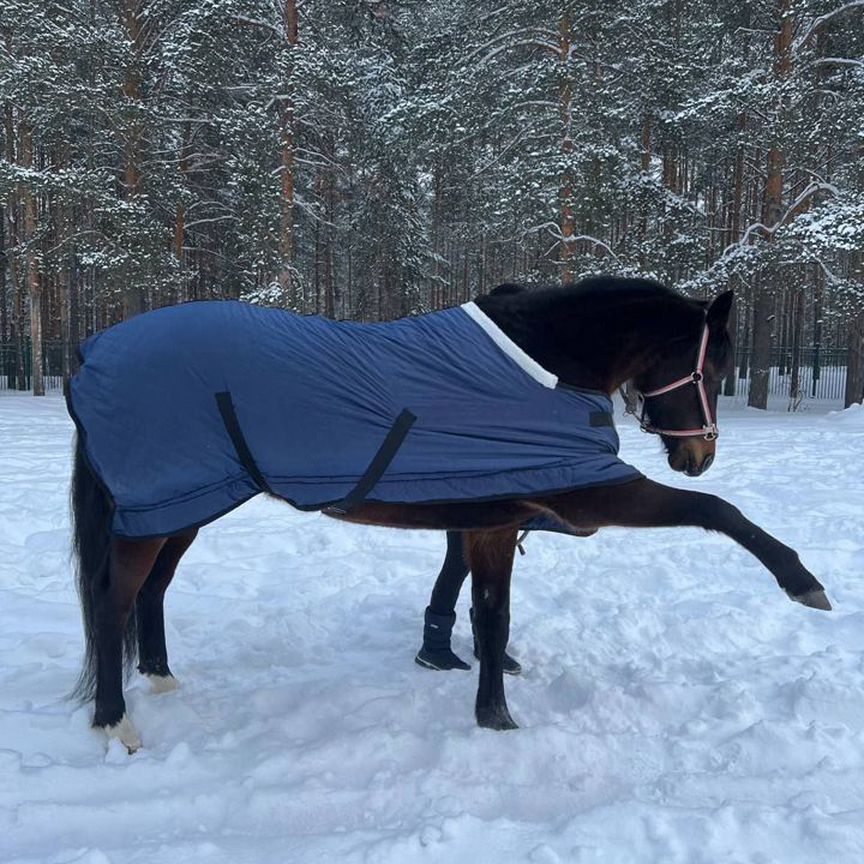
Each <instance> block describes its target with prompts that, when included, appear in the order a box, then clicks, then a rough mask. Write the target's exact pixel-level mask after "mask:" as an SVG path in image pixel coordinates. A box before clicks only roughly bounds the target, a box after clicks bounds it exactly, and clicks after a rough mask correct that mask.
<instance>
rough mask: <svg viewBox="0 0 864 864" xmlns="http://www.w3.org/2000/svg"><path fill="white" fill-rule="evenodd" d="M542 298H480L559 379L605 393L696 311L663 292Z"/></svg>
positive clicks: (649, 359)
mask: <svg viewBox="0 0 864 864" xmlns="http://www.w3.org/2000/svg"><path fill="white" fill-rule="evenodd" d="M489 299H494V298H489ZM508 300H511V302H507V301H508ZM546 300H547V302H545V303H536V304H532V303H531V302H530V299H529V301H528V302H525V298H524V297H523V298H518V300H517V302H515V303H514V302H512V298H506V297H502V298H501V299H500V301H499V302H492V303H488V304H487V303H484V304H483V311H484V312H486V313H487V314H488V315H489V316H490V317H492V319H493V320H494V321H495V323H496V324H498V326H499V327H500V328H501V329H502V330H504V332H505V333H506V334H507V335H508V336H509V337H510V338H511V339H513V341H514V342H516V343H517V344H518V345H519V347H520V348H522V349H523V350H524V351H526V352H527V353H528V354H529V355H530V356H531V357H533V358H534V359H535V360H536V361H537V362H538V363H540V365H541V366H543V367H544V368H546V369H548V370H549V371H550V372H553V373H555V374H556V375H557V376H558V377H559V378H560V379H561V380H562V381H564V382H566V383H568V384H571V385H573V386H576V387H585V388H588V389H592V390H602V391H605V392H607V393H612V392H614V391H615V390H616V389H617V388H618V387H620V386H621V385H622V384H623V383H624V382H625V381H629V380H630V379H633V378H638V376H639V375H640V374H641V373H642V372H644V371H645V370H646V369H647V368H648V367H649V366H650V365H651V364H652V363H654V362H656V360H657V358H658V356H659V355H660V353H661V351H662V349H663V347H664V345H666V344H668V342H669V341H670V340H672V339H680V338H681V337H682V336H686V335H689V334H690V332H691V331H694V330H695V327H696V321H697V318H698V316H699V314H700V313H699V312H698V310H695V309H694V308H692V307H690V306H689V305H687V304H683V303H676V302H674V301H673V302H670V300H669V298H668V297H658V298H656V299H652V298H647V299H646V298H644V297H640V298H638V302H628V297H627V296H626V295H617V296H610V297H609V298H608V300H606V302H601V303H597V302H594V303H591V302H587V301H586V300H585V299H584V298H580V297H578V296H576V297H568V296H566V295H562V296H561V297H560V298H554V299H552V300H551V301H550V300H549V299H548V298H546Z"/></svg>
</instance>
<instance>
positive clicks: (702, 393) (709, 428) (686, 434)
mask: <svg viewBox="0 0 864 864" xmlns="http://www.w3.org/2000/svg"><path fill="white" fill-rule="evenodd" d="M707 354H708V322H707V321H706V322H705V326H704V327H703V328H702V339H701V341H700V343H699V354H698V356H697V358H696V368H695V369H694V370H693V371H692V372H691V373H690V374H689V375H687V376H685V377H684V378H679V379H678V380H677V381H673V382H672V383H671V384H667V385H666V386H665V387H658V388H657V389H656V390H649V391H648V392H647V393H643V394H642V399H643V403H642V416H641V417H640V418H639V428H640V429H642V431H643V432H654V433H656V434H657V435H669V436H670V437H672V438H704V439H705V440H706V441H713V440H714V439H715V438H716V437H717V436H718V435H719V434H720V430H719V429H718V428H717V420H716V418H715V417H714V415H713V413H712V411H711V403H710V402H709V400H708V391H707V390H706V389H705V357H706V356H707ZM688 384H695V385H696V392H697V393H698V394H699V405H700V407H701V408H702V420H703V421H704V425H703V426H702V428H701V429H659V428H658V427H656V426H652V425H651V424H650V423H646V421H645V401H644V400H647V399H650V398H651V397H652V396H662V395H663V394H664V393H671V392H672V391H673V390H678V389H679V388H681V387H686V386H687V385H688Z"/></svg>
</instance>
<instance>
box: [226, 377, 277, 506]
mask: <svg viewBox="0 0 864 864" xmlns="http://www.w3.org/2000/svg"><path fill="white" fill-rule="evenodd" d="M216 404H217V405H218V406H219V413H220V414H221V415H222V422H223V423H224V424H225V430H226V431H227V432H228V434H229V435H230V436H231V443H232V444H233V445H234V449H235V450H236V451H237V458H238V459H239V460H240V464H241V465H242V466H243V467H244V468H245V469H246V470H247V471H248V472H249V476H250V477H251V478H252V479H253V480H254V481H255V485H256V486H258V488H259V489H260V490H261V491H262V492H269V493H270V494H271V495H272V494H273V490H272V489H271V488H270V484H269V483H268V482H267V479H266V478H265V477H264V475H263V474H262V473H261V469H260V468H259V467H258V465H257V464H256V462H255V459H254V458H253V457H252V451H251V450H250V449H249V445H248V444H247V443H246V439H245V438H244V437H243V430H242V429H241V428H240V423H239V421H238V420H237V412H236V411H235V410H234V403H233V402H232V401H231V394H230V393H229V392H228V391H227V390H223V391H222V392H221V393H217V394H216Z"/></svg>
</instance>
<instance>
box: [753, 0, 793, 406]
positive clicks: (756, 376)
mask: <svg viewBox="0 0 864 864" xmlns="http://www.w3.org/2000/svg"><path fill="white" fill-rule="evenodd" d="M791 2H792V0H778V5H777V13H778V18H779V29H778V30H777V33H776V34H775V37H774V78H775V80H776V83H777V85H778V86H782V85H783V83H784V82H785V81H786V79H787V78H788V77H789V74H790V72H791V71H792V53H791V47H792V34H793V31H794V23H795V22H794V18H793V16H792V14H791ZM779 110H780V112H781V116H780V117H778V118H776V119H775V123H776V124H781V125H782V123H783V118H782V112H783V111H784V110H785V109H784V108H783V106H782V105H781V107H780V109H779ZM772 133H773V134H774V135H775V136H776V135H777V130H776V129H772ZM767 162H768V165H767V174H766V177H765V186H764V189H763V194H762V223H763V224H764V225H765V226H767V227H768V228H769V229H771V230H770V231H769V233H767V234H766V236H765V242H766V243H771V242H773V240H774V229H775V228H776V227H777V226H778V225H779V223H780V220H781V219H782V218H783V168H784V165H785V156H784V154H783V151H782V149H781V147H780V142H779V141H778V140H777V138H776V137H775V138H774V140H772V141H771V143H770V145H769V147H768V160H767ZM773 289H774V280H773V273H768V272H763V273H762V278H760V280H759V293H758V295H757V297H756V308H755V313H754V315H753V359H752V361H751V365H752V373H751V378H750V393H749V396H748V399H747V404H748V405H749V406H750V407H752V408H762V409H765V408H767V407H768V376H769V371H770V370H769V364H770V362H771V356H770V355H771V344H772V339H773V332H772V331H773V329H774V323H775V317H774V298H773V296H772V295H773Z"/></svg>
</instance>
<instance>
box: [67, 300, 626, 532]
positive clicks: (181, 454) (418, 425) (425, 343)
mask: <svg viewBox="0 0 864 864" xmlns="http://www.w3.org/2000/svg"><path fill="white" fill-rule="evenodd" d="M81 360H82V366H81V368H80V370H79V372H78V373H77V374H76V375H75V377H74V378H73V379H72V381H71V382H70V387H69V391H68V404H69V410H70V413H71V414H72V416H73V418H74V419H75V422H76V425H77V427H78V432H79V436H80V440H81V443H82V445H83V448H84V453H85V455H86V458H87V460H88V462H89V464H90V466H91V467H92V469H93V470H94V471H95V473H96V474H97V476H98V477H99V478H100V479H101V481H102V483H103V485H104V487H105V488H106V489H107V491H108V492H109V494H110V496H111V498H112V500H113V504H114V517H113V524H112V530H113V532H114V533H115V534H117V535H121V536H125V537H148V536H165V535H170V534H174V533H176V532H178V531H181V530H183V529H185V528H190V527H192V526H197V525H203V524H205V523H206V522H209V521H212V520H213V519H215V518H217V517H218V516H221V515H222V514H224V513H226V512H228V511H229V510H231V509H233V508H234V507H236V506H238V505H239V504H241V503H242V502H243V501H246V500H247V499H248V498H250V497H252V496H253V495H256V494H257V493H259V492H262V491H265V492H270V493H273V494H275V495H277V496H279V497H281V498H284V499H286V500H287V501H289V502H290V503H291V504H293V505H294V506H296V507H298V508H300V509H303V510H319V509H323V508H328V507H332V508H336V509H342V510H350V508H351V507H354V506H357V505H358V504H359V503H361V502H362V501H364V500H365V501H379V502H391V503H420V502H427V503H428V502H456V501H488V500H497V499H507V498H526V497H532V496H537V495H540V494H548V493H554V492H562V491H565V490H569V489H574V488H578V487H585V486H596V485H605V484H617V483H623V482H626V481H629V480H633V479H635V478H637V477H639V476H640V475H639V473H638V472H637V471H636V470H635V469H634V468H632V467H630V466H629V465H627V464H625V463H624V462H622V461H621V460H620V459H619V458H618V455H617V454H618V436H617V434H616V432H615V428H614V425H613V423H612V404H611V401H610V400H609V398H608V396H607V395H606V394H603V393H596V392H593V391H580V390H574V389H572V388H569V387H566V386H564V385H562V384H561V383H559V382H558V380H557V379H556V377H555V376H554V375H553V374H551V373H550V372H548V371H547V370H545V369H543V368H542V367H541V366H540V365H539V364H537V363H536V362H535V361H534V360H533V359H532V358H531V357H529V356H528V355H527V354H526V353H525V352H523V351H522V350H521V349H520V348H519V347H518V346H517V345H516V344H515V343H514V342H512V341H511V340H510V339H509V338H508V337H507V336H506V334H504V333H503V331H501V330H500V329H499V328H498V327H497V326H496V325H495V324H494V322H492V321H491V319H489V318H488V317H487V316H486V315H485V314H484V313H483V312H482V311H481V310H480V308H479V307H477V306H476V305H475V304H473V303H468V304H466V305H464V306H461V307H457V308H453V309H447V310H445V311H443V312H435V313H431V314H429V315H421V316H417V317H411V318H403V319H401V320H398V321H394V322H391V323H383V324H360V323H353V322H342V321H338V322H337V321H330V320H327V319H325V318H321V317H307V316H299V315H294V314H291V313H289V312H284V311H281V310H277V309H269V308H262V307H257V306H249V305H246V304H243V303H237V302H227V301H221V302H220V301H214V302H201V303H188V304H184V305H180V306H173V307H169V308H165V309H159V310H156V311H154V312H149V313H146V314H144V315H140V316H138V317H136V318H133V319H131V320H129V321H126V322H124V323H122V324H118V325H116V326H115V327H111V328H110V329H108V330H105V331H103V332H101V333H97V334H96V335H95V336H92V337H91V338H90V339H88V340H87V341H86V342H85V343H84V344H83V345H82V347H81Z"/></svg>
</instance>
